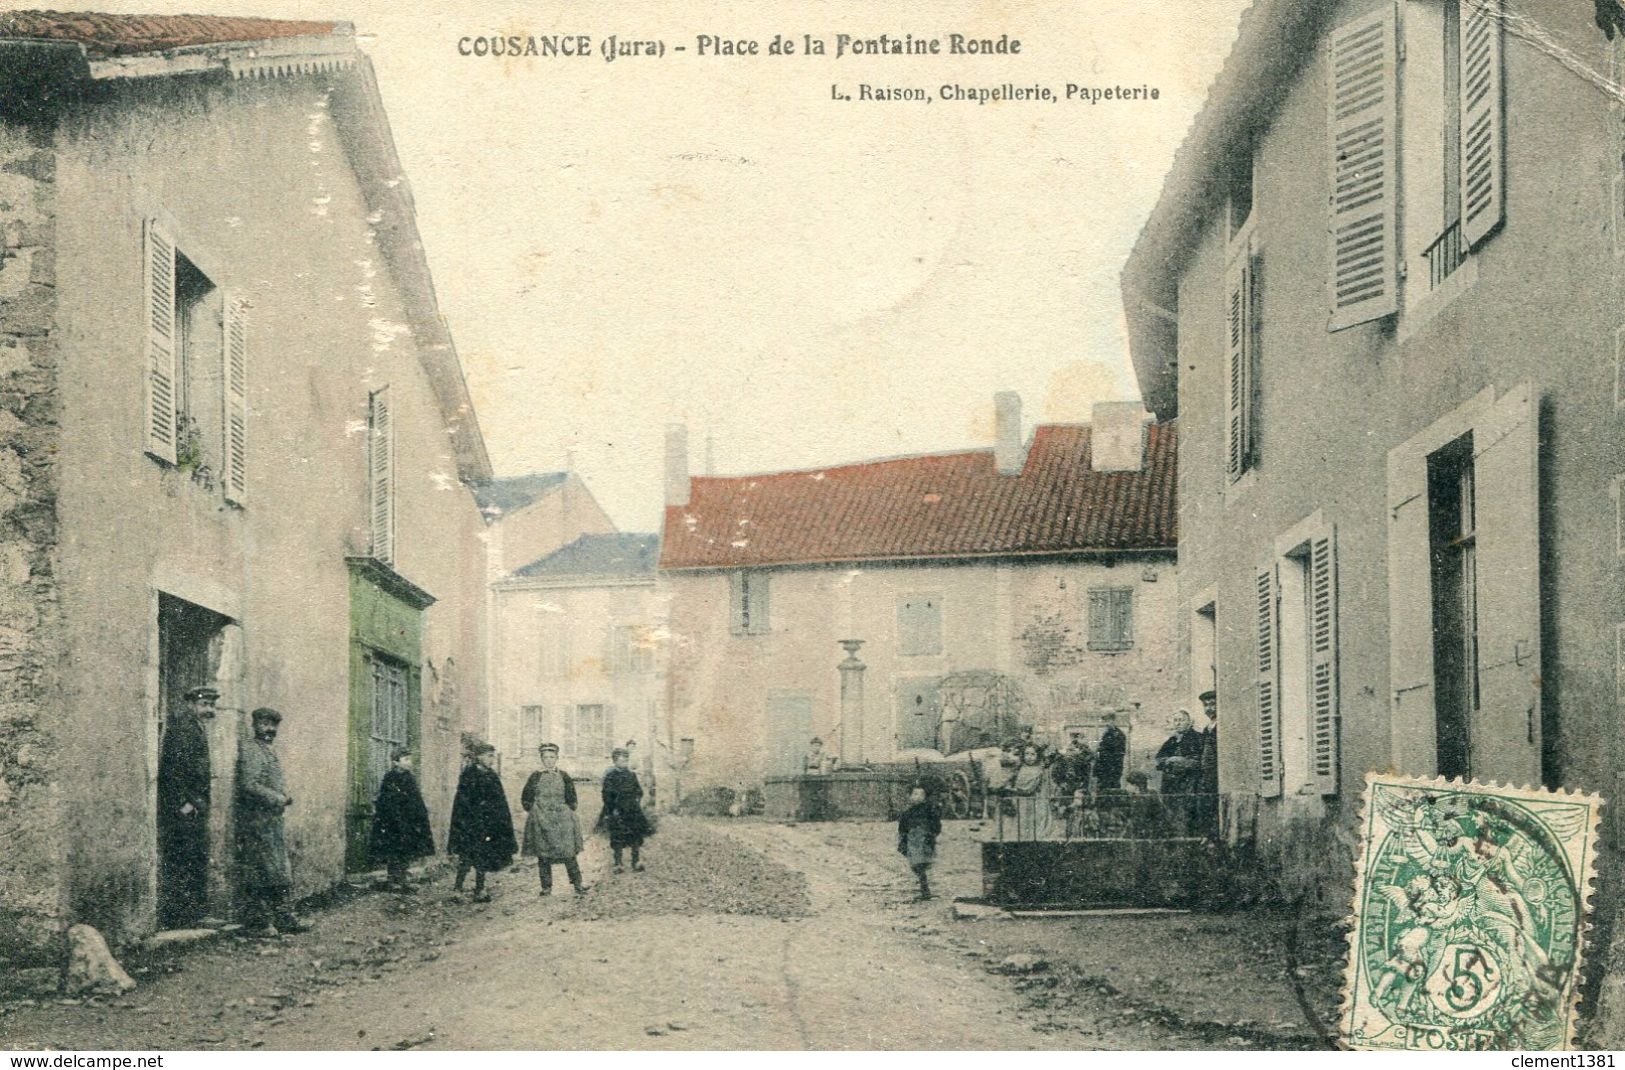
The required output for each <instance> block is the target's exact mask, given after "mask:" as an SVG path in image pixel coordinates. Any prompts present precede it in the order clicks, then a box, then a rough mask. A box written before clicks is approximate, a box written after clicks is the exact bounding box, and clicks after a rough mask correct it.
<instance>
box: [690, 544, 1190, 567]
mask: <svg viewBox="0 0 1625 1070" xmlns="http://www.w3.org/2000/svg"><path fill="white" fill-rule="evenodd" d="M1178 552H1179V547H1178V545H1177V544H1175V543H1169V544H1168V545H1165V546H1102V547H1081V548H1074V549H1069V550H989V551H984V552H977V553H954V554H906V555H905V554H899V555H895V556H890V557H813V558H790V559H786V560H782V561H751V562H737V563H732V564H719V565H668V564H666V563H665V562H661V564H660V571H661V572H690V573H693V572H737V571H739V570H741V569H758V568H818V567H827V566H835V565H910V564H919V563H924V564H936V565H941V564H956V563H960V562H963V563H965V564H973V565H974V564H986V563H987V562H989V561H999V560H1007V561H1034V560H1040V559H1057V558H1100V557H1142V556H1151V555H1158V554H1161V555H1168V554H1177V553H1178Z"/></svg>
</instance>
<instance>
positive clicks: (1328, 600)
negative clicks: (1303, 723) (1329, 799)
mask: <svg viewBox="0 0 1625 1070" xmlns="http://www.w3.org/2000/svg"><path fill="white" fill-rule="evenodd" d="M1309 674H1310V679H1309V718H1310V720H1309V725H1310V738H1309V772H1310V774H1311V776H1312V777H1313V781H1314V784H1315V788H1316V790H1318V791H1319V792H1320V793H1321V794H1322V795H1336V794H1337V762H1338V747H1337V742H1338V740H1337V733H1338V693H1337V544H1336V540H1335V538H1334V536H1333V534H1332V533H1331V532H1328V533H1327V534H1326V535H1324V536H1322V537H1320V538H1317V539H1312V540H1310V543H1309Z"/></svg>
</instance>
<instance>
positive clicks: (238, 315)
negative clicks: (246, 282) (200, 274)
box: [220, 293, 248, 505]
mask: <svg viewBox="0 0 1625 1070" xmlns="http://www.w3.org/2000/svg"><path fill="white" fill-rule="evenodd" d="M246 313H247V310H246V308H245V307H244V305H243V301H242V299H241V298H240V297H238V296H236V295H235V294H230V293H228V294H226V324H225V332H224V333H225V345H224V346H223V347H222V363H223V368H222V374H221V376H220V380H221V394H222V396H223V397H224V399H225V420H224V422H223V423H222V425H221V426H222V427H224V428H225V435H224V441H223V442H222V449H221V453H220V456H221V458H222V463H221V465H220V478H221V480H222V481H223V482H224V484H225V487H226V501H228V502H233V503H235V504H237V505H242V504H243V503H244V502H245V501H247V500H248V452H247V451H248V323H247V316H246Z"/></svg>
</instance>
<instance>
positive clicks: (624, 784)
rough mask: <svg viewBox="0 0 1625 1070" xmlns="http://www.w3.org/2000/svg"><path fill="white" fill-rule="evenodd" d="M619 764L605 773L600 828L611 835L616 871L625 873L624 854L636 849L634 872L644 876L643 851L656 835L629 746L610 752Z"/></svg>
mask: <svg viewBox="0 0 1625 1070" xmlns="http://www.w3.org/2000/svg"><path fill="white" fill-rule="evenodd" d="M610 760H611V761H613V762H614V763H615V764H614V765H611V766H610V767H609V768H608V769H606V770H604V808H603V809H602V810H600V811H599V812H598V827H599V828H601V829H603V830H604V831H606V832H608V833H609V849H610V850H611V851H612V852H614V855H615V872H616V873H620V872H623V867H622V865H621V852H622V851H624V850H626V849H627V848H631V850H632V872H634V873H642V872H643V863H642V862H641V861H640V860H639V858H638V855H639V852H641V851H642V850H643V840H644V838H645V837H646V836H649V835H650V834H652V833H653V832H654V829H653V827H651V826H650V824H649V817H648V815H647V814H645V813H644V812H643V785H642V784H640V783H638V775H637V774H636V773H634V772H632V769H631V755H630V754H629V753H628V751H627V750H626V748H625V747H616V748H615V749H614V750H613V751H611V752H610Z"/></svg>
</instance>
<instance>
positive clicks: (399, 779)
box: [367, 747, 434, 892]
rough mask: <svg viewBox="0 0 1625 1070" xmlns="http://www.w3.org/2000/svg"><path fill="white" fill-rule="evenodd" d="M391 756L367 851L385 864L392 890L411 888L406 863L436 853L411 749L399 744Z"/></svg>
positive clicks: (379, 795) (406, 890) (373, 812)
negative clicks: (413, 765) (413, 769)
mask: <svg viewBox="0 0 1625 1070" xmlns="http://www.w3.org/2000/svg"><path fill="white" fill-rule="evenodd" d="M389 759H390V769H389V772H387V773H385V774H384V779H383V781H382V782H381V783H380V784H379V785H378V799H377V801H376V802H374V803H373V806H372V830H371V834H370V835H369V836H368V837H367V855H368V857H369V859H370V860H371V862H372V863H373V864H374V865H377V864H378V863H379V862H382V863H383V864H384V867H385V869H387V870H388V872H389V887H390V889H391V890H392V891H396V892H410V891H412V886H411V885H410V884H409V883H407V880H406V866H407V863H409V862H411V861H412V860H413V859H414V858H422V857H424V856H425V855H432V854H434V834H433V833H432V832H431V831H430V830H429V808H428V807H427V806H425V805H424V803H423V793H422V792H421V791H419V790H418V781H417V777H415V776H413V775H412V752H411V751H408V750H406V749H404V748H400V747H397V748H396V749H395V750H393V751H391V752H390V755H389Z"/></svg>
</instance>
